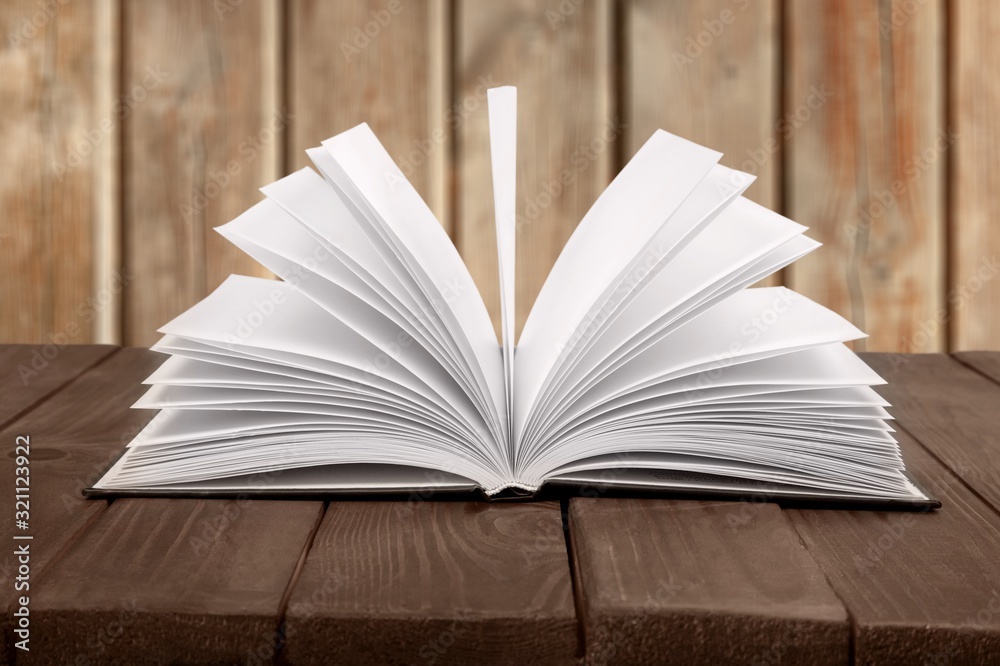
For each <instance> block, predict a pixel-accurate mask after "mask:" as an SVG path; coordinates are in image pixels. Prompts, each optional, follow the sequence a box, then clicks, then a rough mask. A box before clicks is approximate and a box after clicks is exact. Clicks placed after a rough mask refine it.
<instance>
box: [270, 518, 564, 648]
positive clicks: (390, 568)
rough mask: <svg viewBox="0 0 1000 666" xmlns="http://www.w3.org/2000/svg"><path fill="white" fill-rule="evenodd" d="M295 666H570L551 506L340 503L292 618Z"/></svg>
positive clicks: (295, 596) (326, 523) (302, 581)
mask: <svg viewBox="0 0 1000 666" xmlns="http://www.w3.org/2000/svg"><path fill="white" fill-rule="evenodd" d="M287 631H288V643H287V645H286V648H285V658H287V660H288V662H289V663H291V664H327V663H345V664H347V663H349V664H385V663H393V664H396V663H433V664H469V663H477V664H513V663H517V664H570V663H575V654H576V649H577V628H576V618H575V615H574V610H573V596H572V586H571V582H570V571H569V561H568V558H567V555H566V544H565V539H564V536H563V530H562V522H561V516H560V511H559V506H558V505H557V504H553V503H532V504H507V505H503V504H500V505H497V504H484V503H478V502H428V501H422V500H421V499H420V498H414V499H413V500H412V501H409V502H332V503H331V504H330V506H329V509H328V510H327V513H326V516H325V518H324V520H323V523H322V525H321V526H320V529H319V531H318V533H317V534H316V538H315V541H314V542H313V546H312V548H311V549H310V551H309V556H308V558H307V560H306V563H305V566H304V568H303V570H302V573H301V575H300V576H299V578H298V581H297V583H296V586H295V589H294V590H293V591H292V595H291V597H290V600H289V605H288V613H287Z"/></svg>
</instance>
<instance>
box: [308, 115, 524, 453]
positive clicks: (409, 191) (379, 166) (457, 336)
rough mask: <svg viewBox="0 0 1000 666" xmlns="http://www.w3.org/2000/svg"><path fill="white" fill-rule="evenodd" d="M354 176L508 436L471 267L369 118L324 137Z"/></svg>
mask: <svg viewBox="0 0 1000 666" xmlns="http://www.w3.org/2000/svg"><path fill="white" fill-rule="evenodd" d="M323 146H324V147H325V148H326V149H327V150H328V151H329V152H330V154H331V155H332V156H333V157H334V159H335V160H336V161H337V163H338V164H339V165H340V167H341V168H342V169H343V172H344V173H345V174H346V175H347V177H348V178H349V179H350V181H351V183H352V184H353V185H354V187H356V188H357V189H358V191H360V192H361V193H362V194H363V195H364V199H365V201H366V202H367V203H368V204H369V206H370V207H371V209H372V211H373V212H375V213H376V221H377V222H378V223H380V224H381V225H382V227H383V229H384V230H385V231H386V232H388V233H391V235H392V237H393V238H394V239H396V240H397V242H396V244H395V249H396V251H397V253H398V254H399V255H400V256H401V258H402V259H403V261H404V264H405V265H406V266H407V267H408V269H409V272H410V273H411V274H412V275H413V276H414V277H415V278H416V279H417V280H418V281H419V282H420V284H421V286H422V287H423V289H424V291H425V293H427V294H430V295H431V299H432V302H434V303H436V304H439V306H440V313H441V315H442V320H443V321H444V323H445V324H446V325H447V326H448V330H449V331H450V332H451V334H452V337H453V339H454V340H456V341H457V342H459V343H460V344H461V345H462V347H463V352H464V353H465V354H466V357H467V359H468V361H469V365H470V366H471V368H472V370H473V373H474V374H475V376H476V378H477V380H478V381H479V383H480V385H481V386H482V387H483V390H484V393H485V394H486V395H487V396H488V398H489V400H490V404H491V405H492V407H493V413H492V414H491V416H492V417H493V418H492V419H491V424H493V425H495V426H497V427H498V428H499V431H498V432H497V438H496V442H497V443H498V444H499V443H501V442H506V441H507V435H506V420H505V419H502V418H501V416H502V415H503V414H505V413H506V405H505V400H506V398H505V395H504V373H503V358H502V354H501V351H500V348H499V346H498V344H497V339H496V333H495V332H494V330H493V324H492V323H491V321H490V317H489V313H488V312H487V310H486V306H485V304H484V303H483V300H482V298H481V297H480V295H479V292H478V291H477V290H476V286H475V283H474V282H473V280H472V276H471V275H470V274H469V271H468V269H467V268H466V266H465V264H464V263H463V262H462V259H461V257H460V256H459V254H458V251H457V250H456V249H455V246H454V245H453V244H452V243H451V240H450V239H449V238H448V236H447V234H446V233H445V232H444V230H443V229H442V228H441V225H440V223H439V222H438V221H437V220H436V219H435V217H434V214H433V213H432V212H431V211H430V209H429V208H428V207H427V205H426V204H425V203H424V201H423V200H422V199H421V198H420V195H419V194H417V191H416V190H415V189H413V186H412V185H410V183H409V182H408V181H407V180H406V177H405V176H404V175H403V173H402V172H401V171H400V170H399V167H397V166H396V164H395V163H394V162H393V161H392V159H391V158H390V157H389V154H388V153H387V152H386V151H385V148H383V147H382V144H381V143H379V141H378V139H377V138H376V137H375V135H374V134H373V133H372V131H371V129H370V128H369V127H368V126H367V125H364V124H362V125H359V126H357V127H355V128H353V129H350V130H348V131H346V132H342V133H341V134H338V135H337V136H335V137H333V138H332V139H328V140H326V141H324V142H323Z"/></svg>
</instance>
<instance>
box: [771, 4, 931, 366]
mask: <svg viewBox="0 0 1000 666" xmlns="http://www.w3.org/2000/svg"><path fill="white" fill-rule="evenodd" d="M787 10H788V13H787V16H786V21H787V39H788V42H787V56H786V58H785V81H786V89H785V90H786V98H785V113H786V118H787V119H788V121H789V123H790V136H789V137H788V163H787V165H786V173H787V179H786V182H787V187H788V188H789V189H788V213H789V216H790V217H792V218H793V219H795V220H796V221H798V222H801V223H802V224H805V225H806V226H809V227H810V228H811V232H810V235H811V236H812V237H814V238H816V239H817V240H819V241H822V242H823V243H824V244H825V246H824V247H823V248H820V249H819V250H817V251H816V252H814V253H813V254H812V255H810V256H808V257H806V258H805V259H803V260H801V261H798V262H796V263H795V264H794V265H792V266H791V267H790V268H789V269H788V271H787V272H786V278H787V279H788V281H789V285H790V286H791V287H792V288H794V289H795V290H797V291H800V292H802V293H803V294H805V295H807V296H809V297H811V298H813V299H815V300H817V301H818V302H820V303H822V304H823V305H826V306H828V307H831V308H833V309H835V310H836V311H838V312H840V313H841V314H843V315H844V316H846V317H848V318H849V319H851V320H852V321H853V322H854V323H855V324H856V325H858V326H859V327H860V328H862V329H863V330H866V331H867V332H868V333H869V334H870V335H871V337H870V338H868V340H867V341H861V343H857V344H856V347H857V348H867V349H869V350H888V349H900V350H904V351H925V352H930V351H939V350H941V349H942V348H943V347H944V344H945V338H946V335H945V328H946V325H945V319H946V316H947V313H946V311H945V310H944V309H943V306H944V299H943V296H944V294H943V292H944V245H943V233H944V211H943V201H944V191H943V188H944V172H945V162H946V159H947V148H948V142H947V137H948V134H947V127H946V126H945V117H944V101H943V94H944V90H943V57H944V48H943V18H944V17H943V10H942V4H941V3H940V2H938V1H937V0H927V1H926V2H922V3H913V2H906V1H904V0H898V1H894V2H884V3H874V2H868V1H867V0H865V1H862V0H857V1H852V2H839V1H837V2H834V1H832V0H831V1H827V2H819V3H817V2H804V1H795V2H790V3H788V5H787ZM939 133H940V134H939ZM942 137H944V138H942Z"/></svg>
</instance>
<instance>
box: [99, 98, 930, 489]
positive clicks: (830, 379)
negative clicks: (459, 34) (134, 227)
mask: <svg viewBox="0 0 1000 666" xmlns="http://www.w3.org/2000/svg"><path fill="white" fill-rule="evenodd" d="M488 99H489V103H488V113H489V134H490V157H491V160H492V180H493V196H494V207H495V216H496V230H497V249H498V255H499V271H500V299H501V329H502V339H501V340H499V341H498V340H497V335H496V333H495V330H494V327H493V325H492V323H491V321H490V317H489V314H488V312H487V308H486V306H485V304H484V303H483V300H482V298H481V296H480V294H479V293H478V291H477V289H476V287H475V285H474V283H473V281H472V278H471V276H470V274H469V271H468V270H467V268H466V266H465V264H464V263H463V262H462V259H461V258H460V257H459V254H458V252H457V251H456V249H455V247H454V245H453V244H452V242H451V240H450V239H449V238H448V236H447V234H446V233H445V231H444V230H443V229H442V227H441V225H440V224H439V222H438V220H437V219H435V217H434V214H433V213H432V212H431V210H430V209H429V208H428V207H427V205H426V204H425V203H424V202H423V201H422V200H421V198H420V196H419V195H418V194H417V192H416V190H415V189H414V188H413V187H412V186H411V185H410V183H409V182H407V180H406V178H405V177H404V176H403V174H402V172H401V171H400V170H399V168H398V167H397V166H396V165H395V164H394V163H393V161H392V159H391V158H390V156H389V154H388V153H387V152H386V150H385V149H384V148H383V147H382V145H381V144H380V143H379V141H378V139H376V138H375V135H374V134H373V133H372V131H371V130H370V129H369V127H368V126H367V125H359V126H357V127H355V128H353V129H350V130H348V131H346V132H343V133H342V134H338V135H337V136H335V137H333V138H331V139H328V140H327V141H324V142H323V144H322V146H321V147H318V148H313V149H311V150H308V151H307V153H308V155H309V157H310V158H311V159H312V162H313V164H314V165H315V167H316V169H315V170H313V169H311V168H304V169H302V170H300V171H297V172H295V173H293V174H291V175H290V176H287V177H285V178H282V179H281V180H279V181H277V182H275V183H272V184H270V185H268V186H266V187H264V188H263V190H262V191H263V193H264V194H265V195H266V198H265V199H264V200H263V201H261V202H260V203H258V204H256V205H255V206H253V207H252V208H250V209H249V210H248V211H246V212H245V213H243V214H242V215H240V216H239V217H238V218H236V219H235V220H233V221H232V222H230V223H229V224H226V225H225V226H222V227H220V228H219V229H218V231H219V232H220V233H221V234H222V235H223V236H225V237H226V238H227V239H229V240H230V241H231V242H233V243H234V244H235V245H237V246H238V247H240V248H241V249H242V250H244V251H245V252H247V253H248V254H249V255H251V256H252V257H254V258H255V259H256V260H257V261H259V262H260V263H261V264H263V265H264V266H266V267H267V268H268V269H270V270H271V271H273V272H274V273H276V274H277V275H278V276H280V277H281V278H283V279H282V280H280V281H275V280H268V279H262V278H251V277H242V276H235V275H234V276H231V277H230V278H229V279H228V280H226V281H225V282H224V283H223V284H222V286H220V287H219V288H218V289H216V290H215V291H214V292H213V293H212V294H211V295H209V296H208V297H207V298H205V299H204V300H203V301H201V302H200V303H198V304H197V305H195V306H194V307H192V308H191V309H189V310H188V311H187V312H185V313H183V314H182V315H180V316H179V317H177V318H176V319H174V320H173V321H171V322H170V323H168V324H167V325H165V326H164V327H163V328H162V329H160V332H161V333H163V334H164V337H163V339H162V340H160V341H159V342H158V343H157V344H156V345H155V346H154V347H153V349H155V350H158V351H161V352H164V353H166V354H169V355H170V357H169V358H168V359H167V360H166V362H165V363H163V365H162V366H161V367H160V368H159V369H158V370H157V371H156V372H155V373H153V375H152V376H151V377H149V379H148V380H147V381H146V383H147V384H150V385H151V388H150V389H149V390H148V392H147V393H146V394H145V395H144V396H143V397H142V398H141V399H140V400H139V401H138V402H137V403H136V404H135V407H138V408H143V409H154V410H160V411H159V413H158V414H157V415H156V416H155V417H154V418H153V419H152V421H150V422H149V424H148V425H147V427H146V428H145V429H144V430H142V432H140V433H139V434H138V436H136V437H135V439H134V440H133V441H132V442H131V443H130V444H129V445H128V447H127V449H126V450H125V452H124V454H123V455H122V456H121V457H120V458H119V459H118V461H117V462H116V463H115V464H114V465H113V466H112V467H111V469H110V470H108V472H107V473H106V474H105V475H104V476H103V478H101V479H100V481H99V482H98V483H97V484H96V485H95V486H94V488H91V489H89V494H91V495H101V494H104V495H118V494H141V495H156V494H167V495H183V494H205V493H208V494H218V495H225V494H231V493H244V492H250V493H253V492H264V493H268V492H272V493H273V492H277V493H282V494H294V495H300V494H311V493H319V494H327V493H335V492H351V493H356V494H367V493H384V492H403V493H407V492H414V491H421V492H423V491H466V490H473V489H479V490H481V491H483V492H485V493H486V494H487V495H488V496H491V497H495V496H500V497H504V496H511V495H515V496H521V495H532V494H534V493H536V491H538V490H539V488H541V487H542V486H543V485H546V484H549V485H553V486H558V485H569V486H574V487H577V488H580V487H591V488H594V489H599V490H608V489H611V490H613V489H616V488H618V489H621V488H627V489H645V490H654V489H655V490H667V491H671V492H685V491H686V492H697V493H699V494H705V495H720V494H721V495H725V494H735V495H744V496H745V495H750V494H753V493H758V492H763V493H766V494H767V495H768V496H771V497H778V498H781V497H790V498H798V499H803V498H805V499H809V498H811V499H816V500H821V501H834V502H839V501H851V502H862V503H875V504H881V503H902V504H911V505H934V504H935V502H934V500H932V499H930V498H928V497H927V496H926V495H924V493H922V492H921V491H920V490H919V489H918V488H917V487H916V486H914V485H913V483H912V482H911V480H910V479H909V478H908V477H907V475H906V473H905V471H904V466H903V461H902V459H901V457H900V453H899V449H898V447H897V445H896V442H895V440H894V439H893V436H892V428H891V427H890V426H889V425H888V423H887V419H889V418H891V417H890V416H889V414H888V412H887V411H886V410H885V407H886V406H887V403H886V402H885V401H884V400H883V399H882V398H881V397H879V395H878V394H877V393H876V392H875V391H874V390H873V389H872V388H871V386H872V385H874V384H879V383H882V380H881V379H880V378H879V377H878V376H877V375H876V374H875V373H874V372H873V371H872V370H871V369H870V368H868V366H866V365H865V364H864V363H863V362H862V361H861V360H860V359H859V358H858V357H857V356H856V355H855V354H854V353H853V352H851V351H850V350H849V349H848V348H847V347H846V346H845V345H844V342H845V341H849V340H852V339H856V338H860V337H863V336H864V334H863V333H862V332H861V331H859V330H858V329H857V328H855V327H854V326H853V325H851V324H850V323H849V322H847V321H846V320H844V319H843V318H842V317H840V316H838V315H837V314H835V313H833V312H831V311H830V310H827V309H826V308H824V307H822V306H820V305H817V304H816V303H814V302H812V301H810V300H809V299H807V298H805V297H803V296H800V295H798V294H796V293H794V292H792V291H790V290H788V289H785V288H782V287H774V288H753V289H750V288H748V287H749V286H750V285H752V284H754V283H755V282H757V281H758V280H760V279H761V278H763V277H766V276H768V275H770V274H771V273H774V272H775V271H777V270H779V269H781V268H782V267H784V266H786V265H788V264H789V263H790V262H792V261H795V260H796V259H798V258H799V257H802V256H803V255H805V254H807V253H808V252H811V251H812V250H814V249H816V247H817V246H818V245H819V243H817V242H815V241H813V240H810V239H809V238H807V237H805V236H804V235H803V231H804V230H805V228H804V227H802V226H800V225H798V224H796V223H794V222H792V221H790V220H788V219H786V218H784V217H782V216H781V215H778V214H776V213H774V212H772V211H770V210H767V209H766V208H763V207H761V206H759V205H757V204H754V203H752V202H751V201H750V200H748V199H746V198H744V197H743V196H742V194H743V192H744V190H745V189H746V188H747V187H748V186H749V185H750V184H751V182H752V181H753V177H752V176H750V175H747V174H745V173H741V172H739V171H734V170H733V169H728V168H726V167H724V166H721V165H720V164H719V159H720V157H721V155H720V153H718V152H715V151H713V150H709V149H708V148H703V147H702V146H699V145H696V144H694V143H691V142H690V141H686V140H684V139H682V138H679V137H676V136H673V135H671V134H668V133H667V132H664V131H657V132H656V133H655V134H654V135H653V136H652V137H651V138H650V139H649V140H648V141H647V142H646V144H645V145H644V146H643V147H642V148H641V149H640V150H639V151H638V153H636V155H635V157H633V158H632V160H631V161H630V162H629V163H628V165H627V166H625V168H624V169H623V170H622V171H621V173H620V174H619V175H618V176H617V177H616V178H615V179H614V181H613V182H612V183H611V185H610V186H609V187H608V188H607V189H606V190H605V191H604V193H603V194H602V195H601V196H600V198H599V199H598V200H597V202H596V203H595V204H594V205H593V207H592V208H591V209H590V211H589V212H588V213H587V215H586V216H585V217H584V218H583V220H582V221H581V222H580V223H579V226H578V227H577V228H576V231H575V232H574V234H573V236H572V237H571V238H570V239H569V241H568V242H567V244H566V247H565V248H564V250H563V252H562V254H561V255H560V256H559V258H558V260H557V261H556V263H555V265H554V267H553V268H552V272H551V274H550V275H549V276H548V279H547V281H546V282H545V284H544V286H543V288H542V290H541V292H540V293H539V295H538V298H537V300H536V301H535V304H534V307H533V309H532V310H531V313H530V316H529V317H528V318H527V321H526V322H525V325H524V329H523V332H522V334H521V336H520V340H519V341H518V343H517V346H516V347H515V344H514V293H515V290H514V274H515V270H514V268H515V264H514V256H515V230H516V226H517V224H516V215H515V180H516V177H515V143H516V141H515V138H516V108H515V107H516V92H515V90H514V89H513V88H510V87H505V88H497V89H493V90H490V91H489V93H488Z"/></svg>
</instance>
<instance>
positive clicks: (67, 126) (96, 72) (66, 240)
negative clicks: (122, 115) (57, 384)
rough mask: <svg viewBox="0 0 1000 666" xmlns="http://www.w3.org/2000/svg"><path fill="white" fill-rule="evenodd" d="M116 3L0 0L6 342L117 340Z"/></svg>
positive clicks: (0, 320) (1, 302)
mask: <svg viewBox="0 0 1000 666" xmlns="http://www.w3.org/2000/svg"><path fill="white" fill-rule="evenodd" d="M116 6H117V4H116V2H115V1H114V0H98V1H95V2H80V3H76V2H74V3H56V2H49V3H38V2H35V1H34V0H23V1H20V0H18V1H10V2H3V3H0V35H2V36H3V42H4V44H3V48H0V71H3V76H2V77H0V164H2V165H3V167H4V170H5V173H6V176H5V177H4V178H3V180H2V182H0V264H2V265H3V266H4V272H5V275H4V278H3V280H0V340H2V341H3V342H25V343H49V342H53V341H56V342H58V343H59V344H67V343H77V344H79V343H88V342H94V341H101V342H117V341H118V339H117V337H116V336H115V335H114V333H113V328H114V326H113V324H114V322H115V321H116V320H117V316H118V314H117V313H118V308H119V300H120V297H119V294H120V285H119V284H118V283H117V281H116V280H115V279H114V278H113V275H112V274H113V270H112V269H113V267H114V266H113V264H112V263H111V262H113V261H114V257H109V256H107V255H106V254H105V249H106V248H105V246H104V244H103V240H104V239H105V238H106V237H107V236H108V235H109V234H112V233H115V229H116V226H117V209H116V207H115V204H114V202H115V200H116V193H117V177H118V172H117V170H116V165H115V159H116V155H115V149H116V133H117V118H116V117H115V116H114V113H113V108H112V101H113V93H112V90H113V88H114V82H116V81H117V67H116V62H117V60H116V58H117V53H116V45H117V43H118V23H117V13H116Z"/></svg>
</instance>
